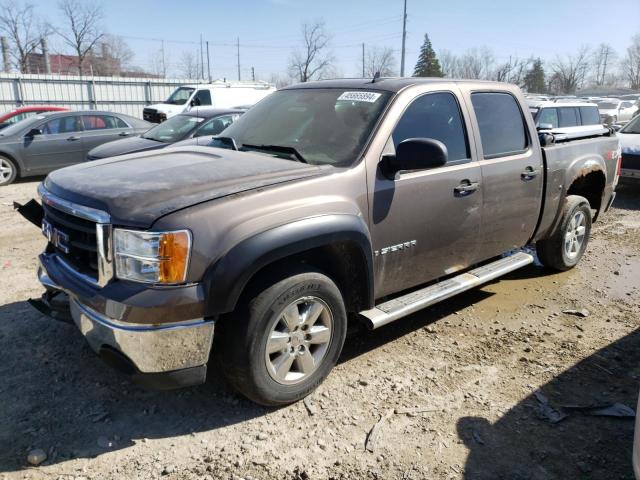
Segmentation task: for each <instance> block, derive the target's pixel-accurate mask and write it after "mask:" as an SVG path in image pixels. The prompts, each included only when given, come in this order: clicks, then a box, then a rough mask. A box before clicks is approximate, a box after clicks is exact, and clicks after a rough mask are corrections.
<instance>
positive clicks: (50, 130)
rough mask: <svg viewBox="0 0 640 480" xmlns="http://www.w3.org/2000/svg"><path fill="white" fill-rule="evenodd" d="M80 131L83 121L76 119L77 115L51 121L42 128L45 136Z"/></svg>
mask: <svg viewBox="0 0 640 480" xmlns="http://www.w3.org/2000/svg"><path fill="white" fill-rule="evenodd" d="M80 131H82V120H80V117H76V116H75V115H74V116H68V117H59V118H55V119H53V120H49V121H48V122H47V123H45V124H44V125H43V126H42V133H43V134H45V135H55V134H58V133H73V132H80Z"/></svg>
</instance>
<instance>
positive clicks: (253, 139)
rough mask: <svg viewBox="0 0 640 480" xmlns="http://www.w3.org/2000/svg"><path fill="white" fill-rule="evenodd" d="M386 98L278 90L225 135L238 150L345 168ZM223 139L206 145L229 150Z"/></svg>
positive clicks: (363, 92) (358, 92)
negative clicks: (233, 142) (232, 141)
mask: <svg viewBox="0 0 640 480" xmlns="http://www.w3.org/2000/svg"><path fill="white" fill-rule="evenodd" d="M390 97H391V94H390V93H389V92H381V91H367V90H344V89H319V88H314V89H311V88H309V89H306V88H305V89H299V90H295V89H292V90H281V91H278V92H275V93H272V94H271V95H269V96H268V97H266V98H265V99H264V100H262V101H261V102H259V103H258V104H257V105H256V106H255V107H253V108H251V109H250V110H249V111H248V112H247V113H245V114H244V115H242V117H240V118H239V119H238V120H237V121H236V122H235V123H233V124H232V125H231V126H229V127H228V128H227V129H226V130H225V131H224V136H225V138H227V139H228V138H229V137H230V138H232V139H233V140H234V141H235V144H236V145H237V147H238V149H239V150H244V151H246V150H252V151H259V152H261V153H265V154H267V155H275V156H279V157H282V158H293V159H295V158H298V159H299V158H300V157H302V158H304V161H305V162H307V163H310V164H312V165H334V166H349V165H351V164H352V163H353V162H355V161H356V160H357V158H358V157H359V155H360V154H361V152H362V149H363V148H364V145H365V143H366V141H367V139H368V138H369V135H370V134H371V131H372V129H373V127H374V125H375V124H376V122H377V120H378V118H379V117H380V115H381V113H382V111H383V110H384V107H385V105H386V104H387V102H388V101H389V98H390ZM222 140H223V139H221V140H220V141H218V140H216V139H215V138H214V140H213V142H212V143H211V146H214V147H222V148H229V144H230V142H229V141H226V142H225V141H222ZM260 146H264V147H267V148H263V149H261V148H260ZM292 152H295V154H294V153H292Z"/></svg>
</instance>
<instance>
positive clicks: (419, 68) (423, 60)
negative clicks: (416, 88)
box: [413, 33, 444, 77]
mask: <svg viewBox="0 0 640 480" xmlns="http://www.w3.org/2000/svg"><path fill="white" fill-rule="evenodd" d="M413 76H414V77H444V74H443V73H442V70H441V69H440V62H439V61H438V57H436V52H434V51H433V47H432V46H431V40H429V35H427V34H426V33H425V35H424V43H423V44H422V47H420V56H418V63H416V68H415V69H414V71H413Z"/></svg>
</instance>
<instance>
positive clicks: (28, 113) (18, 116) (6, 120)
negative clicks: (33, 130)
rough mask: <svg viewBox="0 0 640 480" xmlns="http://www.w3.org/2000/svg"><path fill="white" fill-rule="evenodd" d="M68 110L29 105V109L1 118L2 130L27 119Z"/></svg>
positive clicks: (11, 112) (23, 108) (0, 126)
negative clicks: (41, 114)
mask: <svg viewBox="0 0 640 480" xmlns="http://www.w3.org/2000/svg"><path fill="white" fill-rule="evenodd" d="M67 110H68V108H64V107H55V106H53V105H29V106H27V107H20V108H16V109H15V110H11V111H10V112H8V113H5V114H4V115H1V116H0V130H2V129H3V128H6V127H8V126H9V125H13V124H14V123H18V122H19V121H20V120H24V119H25V118H29V117H33V116H34V115H39V114H40V113H45V112H64V111H67Z"/></svg>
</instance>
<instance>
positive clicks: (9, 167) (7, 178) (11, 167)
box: [0, 157, 18, 186]
mask: <svg viewBox="0 0 640 480" xmlns="http://www.w3.org/2000/svg"><path fill="white" fill-rule="evenodd" d="M17 176H18V169H17V168H16V165H15V164H14V163H13V161H11V160H9V159H8V158H7V157H0V186H2V185H9V184H10V183H12V182H13V181H14V180H15V179H16V177H17Z"/></svg>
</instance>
